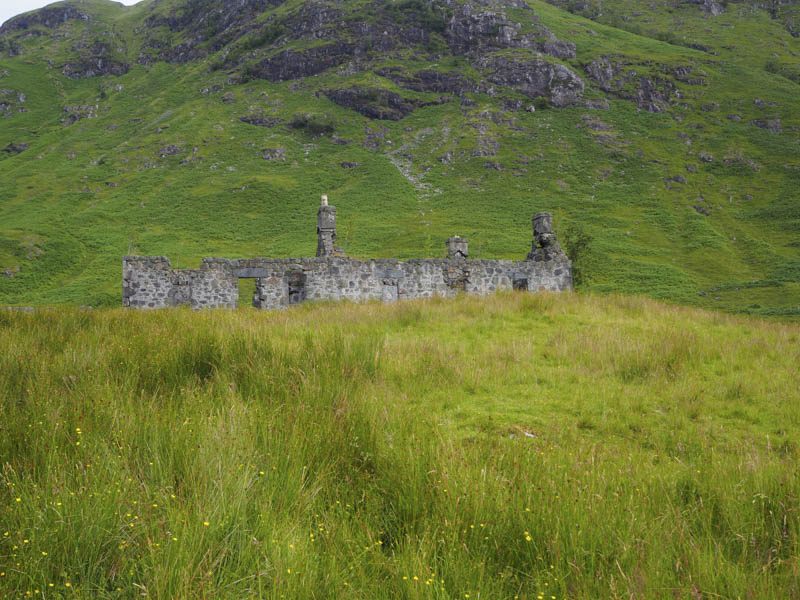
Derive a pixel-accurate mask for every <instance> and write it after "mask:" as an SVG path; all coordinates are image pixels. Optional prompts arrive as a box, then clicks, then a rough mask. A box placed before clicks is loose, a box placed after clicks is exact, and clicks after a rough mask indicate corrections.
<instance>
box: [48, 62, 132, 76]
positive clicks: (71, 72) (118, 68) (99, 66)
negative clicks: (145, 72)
mask: <svg viewBox="0 0 800 600" xmlns="http://www.w3.org/2000/svg"><path fill="white" fill-rule="evenodd" d="M129 70H130V65H128V64H126V63H123V62H117V61H113V60H107V59H105V58H103V57H94V58H84V59H81V60H79V61H76V62H68V63H66V64H65V65H64V68H63V69H62V70H61V73H62V74H64V75H66V76H67V77H69V78H70V79H86V78H89V77H102V76H103V75H116V76H117V77H119V76H120V75H125V73H127V72H128V71H129Z"/></svg>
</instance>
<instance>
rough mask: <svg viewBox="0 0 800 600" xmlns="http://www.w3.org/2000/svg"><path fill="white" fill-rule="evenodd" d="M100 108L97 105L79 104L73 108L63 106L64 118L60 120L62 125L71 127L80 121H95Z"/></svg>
mask: <svg viewBox="0 0 800 600" xmlns="http://www.w3.org/2000/svg"><path fill="white" fill-rule="evenodd" d="M99 109H100V107H99V106H98V105H97V104H80V105H73V106H65V107H64V112H65V113H66V116H65V117H64V118H63V119H61V122H62V123H64V125H72V124H73V123H77V122H78V121H80V120H82V119H96V118H97V113H98V110H99Z"/></svg>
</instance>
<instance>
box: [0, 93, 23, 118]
mask: <svg viewBox="0 0 800 600" xmlns="http://www.w3.org/2000/svg"><path fill="white" fill-rule="evenodd" d="M26 99H27V98H26V96H25V94H24V93H22V92H19V91H17V90H6V89H0V116H3V117H10V116H11V115H12V114H14V113H15V112H25V111H26V109H25V107H24V106H23V105H24V104H25V100H26Z"/></svg>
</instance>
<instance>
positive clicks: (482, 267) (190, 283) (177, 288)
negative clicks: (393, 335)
mask: <svg viewBox="0 0 800 600" xmlns="http://www.w3.org/2000/svg"><path fill="white" fill-rule="evenodd" d="M240 277H243V278H254V279H255V280H256V291H255V295H254V297H253V305H254V306H256V307H258V308H284V307H286V306H290V305H292V304H299V303H300V302H304V301H307V300H352V301H364V300H382V301H384V302H394V301H397V300H404V299H408V298H431V297H434V296H440V297H452V296H455V295H456V294H458V293H459V292H463V293H467V294H471V295H478V296H484V295H487V294H491V293H493V292H496V291H499V290H511V289H518V290H527V291H539V290H551V291H564V290H568V289H571V288H572V276H571V269H570V263H569V261H568V260H551V261H538V262H537V261H510V260H464V259H420V260H410V261H405V262H404V261H398V260H391V259H387V260H369V261H362V260H356V259H352V258H335V257H334V258H331V257H320V258H278V259H275V258H249V259H241V260H222V259H213V258H207V259H205V260H204V261H203V264H202V265H201V267H200V268H199V269H195V270H185V271H176V270H172V269H171V268H170V263H169V260H168V259H166V258H164V257H163V256H157V257H139V256H137V257H130V256H126V257H125V258H124V259H123V305H124V306H128V307H131V308H164V307H167V306H178V305H183V304H185V305H189V306H191V307H192V308H206V307H208V308H210V307H220V308H234V307H235V306H236V304H237V301H238V298H239V292H238V279H239V278H240Z"/></svg>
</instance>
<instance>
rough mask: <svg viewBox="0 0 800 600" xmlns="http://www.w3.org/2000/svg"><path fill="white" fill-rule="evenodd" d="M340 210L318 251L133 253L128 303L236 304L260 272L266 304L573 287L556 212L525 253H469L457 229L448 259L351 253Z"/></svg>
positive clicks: (327, 214)
mask: <svg viewBox="0 0 800 600" xmlns="http://www.w3.org/2000/svg"><path fill="white" fill-rule="evenodd" d="M335 218H336V209H335V208H334V207H332V206H328V205H327V199H324V200H323V206H322V207H321V209H320V212H319V214H318V227H317V234H318V238H319V247H320V249H321V254H322V256H318V257H316V258H247V259H239V260H228V259H221V258H206V259H204V260H203V263H202V264H201V265H200V268H199V269H192V270H173V269H172V267H171V265H170V262H169V259H167V258H166V257H163V256H126V257H124V258H123V261H122V302H123V306H126V307H130V308H141V309H152V308H164V307H167V306H179V305H188V306H191V307H192V308H211V307H218V308H235V307H236V305H237V302H238V299H239V279H240V278H252V279H255V280H256V289H255V293H254V296H253V306H256V307H258V308H265V309H271V308H284V307H287V306H291V305H293V304H299V303H301V302H305V301H309V300H352V301H356V302H358V301H365V300H382V301H383V302H396V301H398V300H404V299H410V298H431V297H434V296H439V297H452V296H455V295H456V294H458V293H466V294H471V295H478V296H483V295H487V294H491V293H493V292H496V291H500V290H511V289H516V290H525V291H531V292H535V291H540V290H550V291H564V290H569V289H572V264H571V263H570V261H569V259H568V258H567V256H566V254H564V252H563V251H562V250H561V247H560V246H559V245H558V242H557V241H556V238H555V234H554V233H553V230H552V217H551V216H550V214H549V213H538V214H537V215H536V216H535V217H534V220H533V229H534V241H533V244H532V250H531V253H530V254H529V255H528V257H527V258H526V260H523V261H511V260H469V259H467V258H466V256H468V242H467V240H466V239H464V238H460V237H457V236H456V237H454V238H450V239H449V240H447V255H448V258H444V259H418V260H409V261H398V260H392V259H386V260H357V259H353V258H345V257H343V256H340V255H339V253H340V250H339V249H338V248H337V247H336V246H335V240H336V230H335V227H336V225H335ZM318 252H320V250H318Z"/></svg>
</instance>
